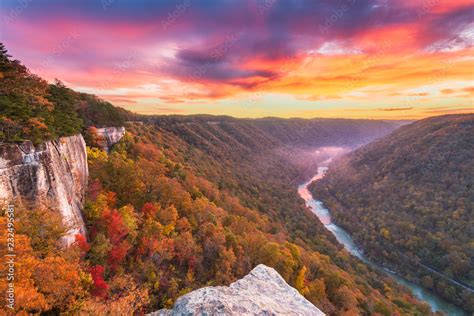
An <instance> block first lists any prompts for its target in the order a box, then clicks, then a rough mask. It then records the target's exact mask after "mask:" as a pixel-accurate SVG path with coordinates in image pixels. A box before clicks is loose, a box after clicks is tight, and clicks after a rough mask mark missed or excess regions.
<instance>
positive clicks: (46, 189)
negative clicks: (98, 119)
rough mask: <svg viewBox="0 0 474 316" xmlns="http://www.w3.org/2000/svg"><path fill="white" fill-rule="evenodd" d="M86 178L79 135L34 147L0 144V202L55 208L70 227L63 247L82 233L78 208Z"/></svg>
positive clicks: (83, 153) (25, 143)
mask: <svg viewBox="0 0 474 316" xmlns="http://www.w3.org/2000/svg"><path fill="white" fill-rule="evenodd" d="M88 176H89V170H88V167H87V152H86V144H85V142H84V139H83V137H82V135H80V134H79V135H75V136H70V137H63V138H60V139H58V140H56V141H48V142H46V143H44V144H42V145H37V146H34V145H33V144H32V143H31V142H30V141H26V142H24V143H22V144H0V203H1V204H6V203H13V204H14V205H15V204H18V203H20V204H28V205H31V206H40V205H46V206H49V207H52V208H53V209H56V210H57V211H58V212H60V213H61V215H62V218H63V221H64V223H65V224H66V225H67V227H69V228H70V229H69V231H68V234H67V236H65V237H64V240H63V242H64V243H65V244H70V243H72V242H73V241H74V235H75V234H76V233H85V226H84V222H83V219H82V215H81V209H82V203H83V198H84V193H85V190H86V187H87V180H88ZM2 206H3V205H2Z"/></svg>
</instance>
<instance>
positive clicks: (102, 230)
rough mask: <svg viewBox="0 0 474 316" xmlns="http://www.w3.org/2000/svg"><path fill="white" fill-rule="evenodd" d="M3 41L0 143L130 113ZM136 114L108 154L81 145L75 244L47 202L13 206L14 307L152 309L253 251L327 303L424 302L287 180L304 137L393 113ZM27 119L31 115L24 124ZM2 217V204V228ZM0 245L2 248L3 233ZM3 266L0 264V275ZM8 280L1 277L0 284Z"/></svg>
mask: <svg viewBox="0 0 474 316" xmlns="http://www.w3.org/2000/svg"><path fill="white" fill-rule="evenodd" d="M2 51H3V52H2V54H3V55H2V56H3V57H4V58H3V61H2V70H1V73H0V74H1V77H2V84H1V89H2V91H1V94H0V100H1V101H0V102H2V103H1V105H2V107H1V111H2V112H1V115H2V117H1V119H2V124H3V125H2V128H3V132H4V134H2V135H3V136H2V137H3V140H4V141H14V142H17V141H21V140H23V139H32V140H34V141H35V142H42V141H44V140H46V139H52V138H55V137H58V136H62V135H68V134H70V133H77V132H79V131H84V127H87V126H89V125H101V124H104V125H106V124H111V123H113V124H112V125H115V124H116V123H117V122H120V123H123V121H124V120H125V119H126V118H127V116H126V115H125V117H123V116H121V113H124V112H123V111H121V110H117V109H116V108H114V107H113V106H112V105H110V104H108V103H106V102H104V101H102V100H100V99H99V98H96V97H94V96H89V95H83V94H78V93H76V92H74V91H72V90H71V89H69V88H66V87H64V85H62V84H59V83H57V84H55V85H48V84H47V83H45V82H44V81H42V80H41V79H39V78H37V77H36V76H34V75H32V74H30V73H29V72H28V70H27V69H26V68H25V67H24V66H22V65H21V64H20V63H19V62H17V61H12V60H11V59H10V58H9V57H8V56H7V54H6V52H5V51H4V49H3V50H2ZM4 79H6V81H3V80H4ZM30 84H33V86H34V87H37V86H39V87H41V89H39V90H31V89H30ZM35 89H36V88H35ZM25 93H29V94H28V95H26V94H25ZM84 100H85V101H84ZM83 101H84V102H85V103H83ZM82 105H83V107H81V106H82ZM102 106H103V108H102ZM81 109H82V110H83V111H81ZM92 109H97V111H95V110H92ZM84 113H86V114H84ZM94 113H97V115H95V114H94ZM107 113H111V116H108V114H107ZM125 114H127V115H128V113H125ZM116 115H119V117H118V118H117V117H116ZM64 116H67V117H68V119H70V120H63V119H62V117H64ZM108 118H111V119H110V120H109V119H108ZM134 118H137V117H135V116H134ZM141 119H142V120H143V122H135V123H125V125H126V128H127V131H128V132H127V134H126V135H125V137H124V138H123V139H122V141H121V142H120V143H118V144H116V145H115V146H114V147H113V148H112V150H111V151H110V152H108V153H107V152H105V151H103V150H101V149H99V148H97V147H95V146H93V143H89V145H90V146H89V148H88V164H89V171H90V179H89V186H88V187H89V189H88V193H87V198H86V202H85V207H84V210H83V215H84V218H85V221H86V225H87V236H84V235H77V236H76V243H75V244H74V245H73V246H72V247H69V248H64V247H62V246H61V245H60V244H59V239H60V237H61V236H63V235H64V234H65V232H66V231H67V227H64V224H63V223H62V221H61V217H60V216H59V214H58V213H57V212H54V210H52V209H49V208H48V207H44V208H35V209H31V208H28V207H27V206H22V205H15V229H16V231H15V251H16V257H15V263H16V265H15V269H16V270H15V273H16V274H15V300H16V301H15V312H17V313H42V312H43V313H50V314H59V313H72V314H75V313H88V314H99V315H101V314H106V313H112V314H124V315H129V314H133V313H143V312H149V311H153V310H157V309H160V308H163V307H170V306H171V305H172V303H173V302H174V300H175V299H176V298H177V297H179V296H180V295H182V294H184V293H187V292H189V291H191V290H193V289H196V288H199V287H203V286H206V285H214V284H216V285H218V284H229V283H230V282H232V281H234V280H236V279H237V278H239V277H242V276H243V275H245V274H246V273H248V272H249V271H250V270H251V269H252V268H254V267H255V266H256V265H257V264H259V263H263V264H266V265H268V266H271V267H274V268H275V269H276V270H277V271H278V272H279V273H280V274H281V275H282V276H283V277H284V278H285V280H287V281H288V282H289V283H290V284H291V285H292V286H294V287H295V288H296V289H297V290H298V291H300V292H301V293H302V294H303V295H304V296H305V297H307V298H308V299H309V300H310V301H311V302H313V303H314V304H315V305H316V306H318V307H319V308H320V309H321V310H323V311H324V312H326V313H327V314H329V315H344V314H346V315H353V314H367V315H368V314H381V315H401V314H415V315H426V314H430V312H429V307H428V306H427V305H424V304H421V303H420V302H419V301H417V300H416V299H414V298H413V297H412V296H411V295H410V294H409V293H408V292H407V291H406V290H405V289H403V288H401V287H399V286H398V285H397V284H396V283H394V281H393V280H391V279H389V278H387V277H385V276H383V275H381V274H380V273H378V272H376V271H373V270H372V269H370V268H369V267H367V266H366V265H364V264H363V263H362V262H360V261H359V260H357V259H355V258H353V257H352V256H350V255H349V254H348V253H347V252H346V251H345V250H343V249H342V247H341V245H339V244H337V243H336V241H335V240H334V237H332V235H330V233H328V232H327V231H326V230H325V229H324V227H323V226H322V225H321V223H320V222H319V221H318V220H317V219H316V218H315V217H314V216H313V215H312V214H311V213H310V212H309V211H308V210H307V209H306V208H305V207H304V204H303V201H302V200H301V199H300V198H299V197H298V195H297V192H296V187H295V184H296V183H297V181H298V180H297V179H298V178H299V177H302V176H303V174H304V173H305V169H304V168H302V166H301V165H300V164H295V163H292V161H293V159H294V158H295V157H294V155H296V156H298V158H301V156H303V155H306V156H305V157H307V158H305V159H308V161H309V162H310V161H312V160H314V156H313V153H312V151H314V150H313V148H314V147H317V146H323V145H336V144H337V145H342V144H346V145H352V144H356V143H360V142H366V141H367V140H369V139H370V138H371V137H374V135H382V134H384V133H387V132H388V131H390V130H392V129H393V128H394V127H395V125H397V124H395V125H394V124H391V123H386V122H376V121H370V122H369V121H349V120H342V121H339V120H312V121H309V120H289V121H286V120H277V119H267V120H255V121H253V120H237V119H232V118H219V117H217V118H216V117H201V116H195V117H150V118H143V117H141ZM32 120H33V121H34V122H36V121H38V122H41V123H42V124H40V125H39V126H36V125H35V126H33V127H31V128H30V127H29V126H30V125H28V124H30V123H31V122H32ZM298 125H300V126H301V127H302V128H306V129H308V132H307V133H300V132H299V129H298V128H297V126H298ZM295 146H296V147H295ZM300 147H301V148H300ZM6 225H7V217H6V214H2V216H0V227H2V229H3V228H4V227H6ZM0 245H1V247H0V256H1V257H4V255H5V252H6V249H5V245H6V234H5V232H4V231H2V234H1V235H0ZM7 268H8V266H7V265H2V266H1V267H0V269H1V274H2V275H5V274H6V269H7ZM7 286H8V285H7V282H6V278H1V279H0V291H2V292H3V293H6V291H7Z"/></svg>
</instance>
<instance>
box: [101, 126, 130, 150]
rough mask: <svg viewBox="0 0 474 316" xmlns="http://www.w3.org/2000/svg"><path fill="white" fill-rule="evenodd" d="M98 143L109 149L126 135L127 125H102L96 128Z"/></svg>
mask: <svg viewBox="0 0 474 316" xmlns="http://www.w3.org/2000/svg"><path fill="white" fill-rule="evenodd" d="M96 134H97V136H98V138H99V139H98V141H97V142H98V143H99V145H100V147H102V148H103V149H104V150H106V151H109V149H110V147H112V146H113V145H114V144H116V143H118V142H119V141H120V139H121V138H122V137H123V136H124V135H125V127H123V126H121V127H102V128H97V129H96Z"/></svg>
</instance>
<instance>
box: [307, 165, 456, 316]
mask: <svg viewBox="0 0 474 316" xmlns="http://www.w3.org/2000/svg"><path fill="white" fill-rule="evenodd" d="M330 162H331V159H328V160H325V161H324V162H322V163H321V164H320V167H319V168H318V173H317V174H316V175H315V176H314V177H313V178H312V179H311V180H309V181H308V182H305V183H303V184H302V185H300V186H299V187H298V193H299V195H300V196H301V197H302V198H303V199H304V200H305V201H306V205H307V206H308V207H309V208H310V210H311V211H312V212H313V213H314V214H315V215H316V216H317V217H318V219H319V220H320V221H321V223H323V224H324V227H326V228H327V229H328V230H329V231H330V232H331V233H332V234H333V235H334V236H335V237H336V239H337V241H338V242H339V243H341V244H342V245H343V246H344V248H345V249H346V250H347V251H349V252H350V253H351V254H352V255H353V256H356V257H357V258H359V259H361V260H362V261H363V262H365V263H366V264H368V265H370V266H371V267H374V268H376V269H378V270H381V271H383V272H385V273H387V274H389V275H390V276H391V277H393V278H394V279H395V280H396V281H397V282H398V283H399V284H402V285H404V286H406V287H408V288H409V289H410V290H411V291H412V292H413V295H415V296H416V297H417V298H418V299H420V300H422V301H425V302H426V303H428V304H429V305H430V306H431V309H432V310H433V311H435V312H436V311H439V312H443V313H445V314H447V315H465V313H464V312H463V311H462V310H461V309H460V308H458V307H456V306H454V305H452V304H449V303H448V302H446V301H445V300H443V299H442V298H441V297H439V296H437V295H436V294H434V293H432V292H430V291H428V290H427V289H425V288H423V287H421V286H419V285H417V284H415V283H412V282H410V281H408V280H405V279H403V278H401V277H399V276H397V275H395V274H394V273H392V272H390V271H387V270H386V269H383V268H381V267H380V266H378V265H376V264H375V263H373V262H371V261H369V260H368V259H367V258H366V257H365V256H364V254H363V252H362V251H361V250H360V249H359V248H357V246H356V245H355V244H354V241H353V240H352V238H351V236H350V235H349V234H348V233H347V232H346V231H345V230H344V229H343V228H341V227H339V226H337V225H336V224H334V223H333V222H332V221H331V214H330V213H329V210H328V209H327V208H325V207H324V205H323V203H322V202H321V201H318V200H315V199H313V195H312V194H311V192H310V191H309V190H308V186H309V184H310V183H312V182H313V181H316V180H320V179H321V178H323V177H324V174H325V172H326V171H327V169H328V168H327V165H328V164H329V163H330Z"/></svg>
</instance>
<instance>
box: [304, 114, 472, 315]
mask: <svg viewBox="0 0 474 316" xmlns="http://www.w3.org/2000/svg"><path fill="white" fill-rule="evenodd" d="M473 148H474V114H466V115H447V116H440V117H434V118H428V119H424V120H421V121H418V122H415V123H412V124H410V125H407V126H403V127H401V128H400V129H398V130H397V131H395V132H394V133H393V134H391V135H390V136H387V137H385V138H382V139H381V140H379V141H376V142H374V143H371V144H369V145H367V146H365V147H362V148H360V149H359V150H357V151H355V152H353V153H351V154H349V155H348V156H346V157H344V158H341V159H340V160H338V161H337V162H335V163H334V164H332V165H331V166H330V171H329V172H328V173H327V175H326V177H325V178H324V179H323V180H322V181H319V182H317V183H315V184H313V186H312V191H313V193H314V194H315V196H317V197H318V198H321V199H322V200H323V201H324V202H325V203H326V204H327V206H328V207H329V208H330V209H331V212H332V213H333V214H334V218H335V221H336V222H337V223H338V224H340V225H341V226H343V227H344V228H346V229H347V230H348V231H349V232H351V234H352V236H354V239H355V240H356V241H357V242H358V243H359V244H361V245H363V248H364V250H365V251H366V252H367V254H368V255H369V256H370V257H371V258H373V259H374V260H376V261H377V262H379V263H383V264H385V265H388V266H390V267H392V268H394V269H395V270H397V271H400V272H401V273H404V274H407V275H408V276H409V277H412V278H415V279H416V280H418V281H419V282H420V283H421V284H422V285H423V286H425V287H427V288H429V289H431V290H433V291H436V292H438V293H439V294H441V295H442V296H444V297H445V298H447V299H449V300H451V301H452V302H454V303H456V304H457V305H460V306H463V307H464V308H466V309H468V310H470V311H471V312H472V311H473V310H472V308H473V306H474V292H473V291H472V288H473V287H474V244H473V240H474V230H473V228H474V216H473V205H474V150H473ZM433 270H434V271H435V272H434V271H433ZM436 271H437V272H438V273H436ZM443 275H444V276H446V277H448V278H450V279H454V280H455V281H457V282H459V283H462V284H464V285H465V286H456V283H455V282H449V280H447V279H446V278H445V277H443ZM469 287H470V288H471V290H469Z"/></svg>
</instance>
